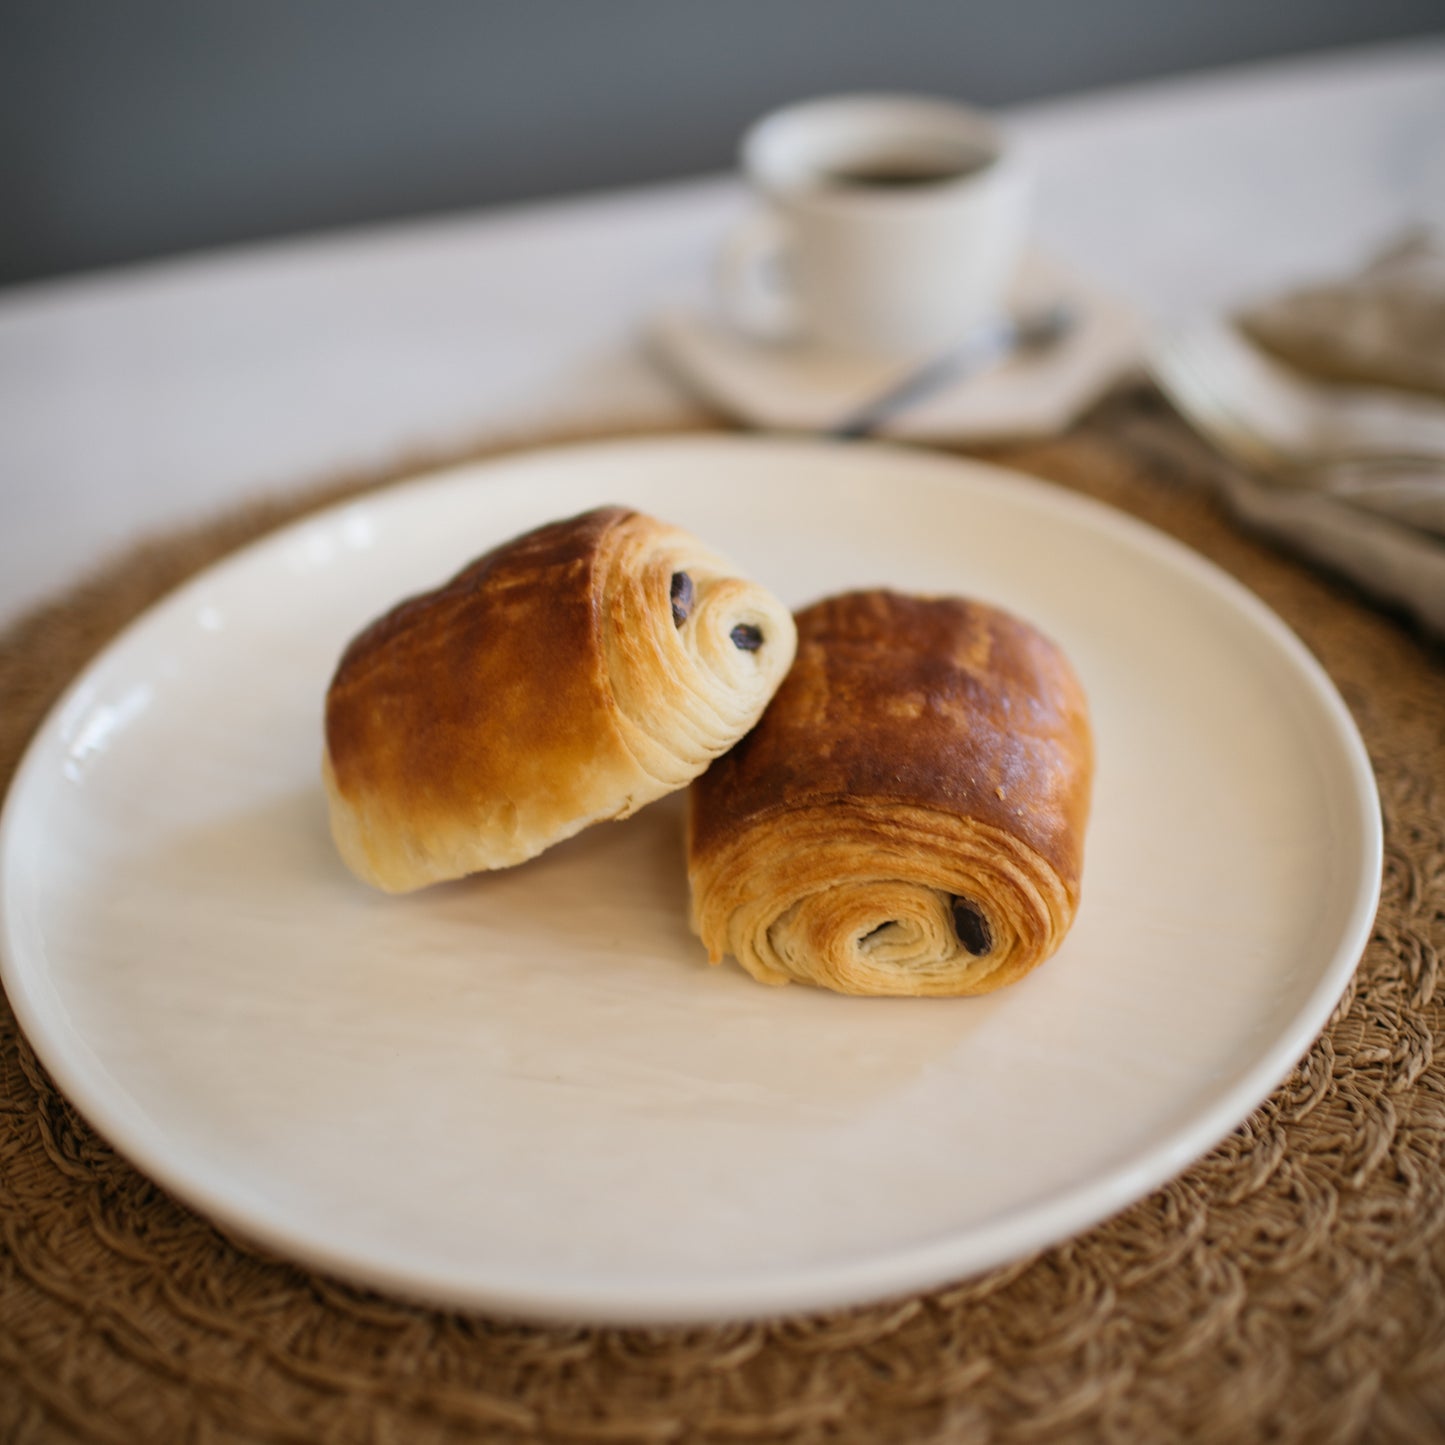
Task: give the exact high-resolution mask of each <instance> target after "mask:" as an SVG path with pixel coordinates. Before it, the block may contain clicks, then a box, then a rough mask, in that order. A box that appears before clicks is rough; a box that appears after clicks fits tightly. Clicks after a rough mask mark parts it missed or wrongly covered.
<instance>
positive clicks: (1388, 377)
mask: <svg viewBox="0 0 1445 1445" xmlns="http://www.w3.org/2000/svg"><path fill="white" fill-rule="evenodd" d="M1238 320H1239V325H1240V329H1241V330H1242V331H1243V332H1244V333H1245V335H1246V336H1248V337H1249V338H1250V339H1251V340H1252V341H1254V342H1255V343H1256V344H1257V345H1259V346H1262V347H1263V348H1264V349H1265V350H1266V351H1269V352H1272V353H1273V354H1274V355H1275V356H1277V357H1279V358H1280V360H1282V361H1287V362H1289V364H1290V365H1291V366H1294V367H1297V368H1298V369H1299V370H1300V371H1304V372H1307V373H1309V374H1310V375H1312V376H1317V377H1319V378H1321V379H1322V380H1327V381H1349V382H1358V383H1361V384H1363V385H1367V386H1398V387H1405V388H1408V389H1410V390H1413V391H1425V392H1431V393H1434V394H1435V395H1438V396H1445V237H1441V236H1438V235H1433V234H1431V233H1430V232H1429V231H1427V230H1424V229H1417V230H1413V231H1411V232H1409V233H1407V234H1406V235H1404V236H1402V237H1401V238H1400V239H1399V240H1397V241H1396V242H1395V243H1394V244H1392V245H1391V246H1389V247H1388V248H1387V249H1386V250H1385V251H1383V252H1382V253H1381V254H1380V255H1379V256H1378V257H1376V258H1375V260H1374V261H1373V262H1371V263H1370V265H1368V266H1367V267H1366V268H1365V269H1364V270H1363V271H1362V272H1361V273H1360V274H1359V275H1358V276H1355V277H1351V278H1350V279H1348V280H1345V281H1340V282H1337V283H1334V284H1330V285H1322V286H1305V287H1301V288H1300V289H1298V290H1295V291H1291V292H1289V293H1287V294H1286V295H1283V296H1279V297H1276V298H1274V299H1271V300H1268V301H1264V302H1261V303H1260V304H1258V305H1256V306H1251V307H1248V308H1246V309H1245V311H1244V312H1243V313H1242V314H1241V315H1240V316H1239V318H1238Z"/></svg>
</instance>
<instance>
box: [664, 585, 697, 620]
mask: <svg viewBox="0 0 1445 1445" xmlns="http://www.w3.org/2000/svg"><path fill="white" fill-rule="evenodd" d="M669 596H670V597H671V599H672V623H673V626H674V627H681V626H682V624H683V623H684V622H686V621H687V617H688V613H690V612H691V611H692V600H693V587H692V578H691V577H689V576H688V575H687V573H686V572H674V573H673V574H672V587H671V588H670V589H669Z"/></svg>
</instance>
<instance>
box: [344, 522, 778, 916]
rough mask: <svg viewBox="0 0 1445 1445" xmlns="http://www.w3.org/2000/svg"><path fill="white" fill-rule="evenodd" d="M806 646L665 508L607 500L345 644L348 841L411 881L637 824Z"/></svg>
mask: <svg viewBox="0 0 1445 1445" xmlns="http://www.w3.org/2000/svg"><path fill="white" fill-rule="evenodd" d="M680 575H685V577H686V579H687V583H686V591H687V596H686V597H685V598H684V599H683V602H682V605H680V606H677V607H675V605H674V602H675V599H674V596H673V592H674V589H675V588H676V587H677V586H680V585H681V584H675V583H674V579H675V578H677V577H679V576H680ZM739 626H741V627H743V628H744V629H752V631H753V632H755V633H756V634H757V636H758V638H759V639H760V645H759V646H757V647H751V646H748V647H746V648H743V647H740V646H739V645H737V643H736V642H735V640H734V639H733V636H732V634H733V632H734V631H735V630H736V629H737V628H738V627H739ZM751 636H752V633H748V634H747V638H748V639H750V638H751ZM793 646H794V631H793V623H792V618H791V617H790V616H789V614H788V612H787V610H786V609H785V608H784V607H783V606H782V605H781V604H780V603H779V602H778V601H777V600H776V599H775V598H774V597H772V595H771V594H770V593H769V592H767V591H766V590H765V589H764V588H762V587H760V586H758V585H757V584H756V583H753V582H749V581H747V580H746V579H744V578H741V577H739V576H737V574H736V572H735V571H734V569H733V568H732V567H731V566H730V565H729V564H728V563H727V562H725V561H724V560H723V559H721V558H720V557H718V556H716V555H715V554H714V553H712V552H711V551H709V550H708V549H707V548H705V547H703V546H702V544H701V543H699V542H698V541H697V539H696V538H694V537H692V536H691V535H690V534H689V533H687V532H684V531H682V530H681V529H679V528H676V527H671V526H668V525H667V524H666V523H663V522H659V521H657V520H655V519H654V518H651V517H647V516H643V515H642V514H640V513H637V512H632V511H628V510H626V509H624V508H621V507H604V508H600V509H598V510H596V511H593V512H588V513H585V514H583V515H582V516H579V517H574V518H571V519H570V520H567V521H562V522H555V523H553V524H551V525H549V526H545V527H541V528H539V529H538V530H536V531H534V532H530V533H528V534H526V535H525V536H522V537H518V538H516V539H514V540H513V541H511V542H508V543H506V544H505V545H503V546H501V547H498V548H497V549H495V550H494V551H492V552H489V553H487V554H486V555H485V556H483V557H481V558H479V559H478V560H477V561H475V562H473V563H472V564H471V565H470V566H468V567H467V568H466V569H465V570H463V571H462V572H460V573H459V574H458V575H457V576H456V577H454V578H453V579H452V580H451V581H450V582H448V583H446V584H445V585H444V586H442V587H440V588H438V589H437V590H436V591H434V592H429V593H426V594H424V595H422V596H419V597H414V598H411V599H410V600H408V601H405V602H402V603H400V604H399V605H398V606H396V607H394V608H393V609H392V610H391V611H390V612H388V613H386V615H385V616H383V617H381V618H379V619H378V620H377V621H375V622H373V623H372V624H371V625H370V626H369V627H367V628H366V629H365V630H364V631H363V632H362V633H361V634H360V635H359V636H357V637H356V638H355V639H354V641H352V643H351V644H350V646H349V647H347V649H346V651H345V653H344V654H343V656H342V658H341V661H340V664H339V666H338V667H337V670H336V674H335V676H334V678H333V679H332V682H331V686H330V689H329V690H328V693H327V697H326V722H325V733H326V752H325V758H324V762H323V770H322V771H323V778H324V780H325V784H326V789H327V795H328V799H329V802H330V807H331V825H332V834H333V837H334V838H335V840H336V843H337V847H338V848H339V850H340V852H341V854H342V857H343V858H344V859H345V860H346V862H347V864H348V865H349V866H350V867H351V868H352V870H353V871H354V872H356V873H357V874H358V875H359V876H360V877H362V878H364V879H366V880H367V881H369V882H371V883H374V884H376V885H377V886H378V887H380V888H384V889H386V890H387V891H389V892H404V891H407V890H410V889H414V888H419V887H422V886H424V885H425V884H428V883H433V882H437V881H439V880H441V879H446V878H456V877H460V876H462V875H464V874H467V873H472V872H476V871H478V870H480V869H487V868H500V867H506V866H509V865H511V864H514V863H519V862H521V861H523V860H524V859H526V858H530V857H533V856H534V855H535V854H537V853H540V852H541V851H542V850H543V849H545V848H547V847H549V846H550V845H551V844H553V843H555V842H557V841H559V840H560V839H562V838H565V837H568V836H570V835H571V834H573V833H576V832H577V831H579V830H580V829H581V828H583V827H585V826H587V825H588V824H589V823H592V822H596V821H599V820H600V819H604V818H617V817H624V816H626V815H627V814H628V813H631V812H633V811H635V810H636V809H637V808H639V807H641V806H642V805H643V804H645V803H648V802H651V801H652V800H653V799H655V798H658V797H661V796H662V795H663V794H664V793H667V792H671V791H674V790H675V789H678V788H681V787H684V786H686V784H687V783H688V782H689V781H690V780H691V779H692V778H693V777H695V776H696V775H697V774H698V773H699V772H701V771H702V769H703V768H704V767H706V766H707V764H708V763H709V762H710V761H711V760H712V759H713V758H714V757H716V756H717V755H718V754H719V753H721V752H723V751H724V750H725V749H726V748H728V747H729V746H731V745H732V743H733V742H735V741H736V740H737V739H738V738H739V737H740V736H741V735H742V734H743V733H744V732H746V730H747V729H748V728H749V727H750V726H751V725H752V724H753V722H755V721H756V719H757V717H758V715H759V714H760V713H761V712H762V709H763V707H764V706H765V705H766V703H767V701H768V699H769V698H770V697H771V696H772V694H773V692H774V690H775V689H776V687H777V685H778V682H779V681H780V680H781V678H782V676H783V674H784V673H785V672H786V671H787V668H788V665H789V663H790V662H791V660H792V656H793Z"/></svg>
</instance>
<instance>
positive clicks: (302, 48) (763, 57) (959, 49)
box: [0, 0, 1445, 284]
mask: <svg viewBox="0 0 1445 1445" xmlns="http://www.w3.org/2000/svg"><path fill="white" fill-rule="evenodd" d="M1442 29H1445V6H1442V3H1441V0H1274V3H1271V0H1204V3H1194V0H976V3H972V4H961V3H954V4H945V3H941V0H711V3H709V0H390V3H387V0H0V284H6V283H13V282H17V281H22V280H27V279H33V278H37V277H44V276H50V275H56V274H60V273H63V272H68V271H74V270H77V269H82V268H91V267H96V266H103V265H108V264H112V263H115V262H124V261H131V260H137V259H141V258H146V257H150V256H155V255H167V254H172V253H176V252H180V251H186V250H190V249H193V248H197V247H205V246H212V245H216V244H220V243H226V242H232V241H244V240H249V239H253V238H258V237H264V236H272V235H284V234H291V233H296V232H300V231H310V230H316V229H319V228H324V227H331V226H342V225H347V224H351V223H355V222H361V221H368V220H377V219H384V218H390V217H398V216H406V215H415V214H419V213H424V212H428V211H434V210H438V209H444V208H453V207H466V206H473V205H478V204H486V203H492V202H499V201H509V200H518V199H523V198H529V197H535V196H541V195H547V194H553V193H557V192H566V191H574V190H581V189H587V188H591V187H601V186H614V185H625V184H631V183H636V182H647V181H653V180H659V179H663V178H667V177H671V176H679V175H686V174H691V173H695V172H699V171H709V170H719V169H722V168H724V167H726V166H728V165H730V164H731V161H732V155H733V145H734V141H735V139H736V136H737V133H738V131H739V130H740V129H741V127H742V126H743V125H744V124H745V123H746V122H747V121H748V120H749V119H750V118H751V117H753V116H754V115H756V114H757V113H758V112H760V111H762V110H764V109H767V108H768V107H770V106H773V105H775V104H777V103H779V102H781V101H784V100H787V99H791V98H794V97H797V96H800V95H805V94H809V93H816V92H820V91H825V90H833V89H840V88H848V87H907V88H911V89H920V90H931V91H939V92H943V93H948V94H954V95H959V96H963V97H966V98H969V99H972V100H974V101H976V102H979V103H981V104H985V105H997V104H1002V103H1006V102H1012V101H1019V100H1028V99H1037V98H1041V97H1045V96H1049V95H1054V94H1059V93H1063V92H1068V91H1073V90H1078V89H1084V88H1088V87H1093V86H1098V85H1105V84H1111V83H1114V82H1120V81H1128V80H1134V79H1139V78H1143V77H1147V76H1153V75H1158V74H1165V73H1170V72H1177V71H1182V70H1189V69H1195V68H1200V67H1206V66H1212V65H1217V64H1221V63H1226V62H1231V61H1236V60H1241V59H1249V58H1264V57H1269V56H1276V55H1282V54H1289V53H1294V52H1299V51H1307V50H1318V49H1322V48H1327V47H1333V46H1339V45H1346V44H1354V43H1359V42H1364V41H1372V40H1381V39H1394V38H1400V37H1405V36H1410V35H1424V34H1427V33H1430V32H1432V31H1439V30H1442Z"/></svg>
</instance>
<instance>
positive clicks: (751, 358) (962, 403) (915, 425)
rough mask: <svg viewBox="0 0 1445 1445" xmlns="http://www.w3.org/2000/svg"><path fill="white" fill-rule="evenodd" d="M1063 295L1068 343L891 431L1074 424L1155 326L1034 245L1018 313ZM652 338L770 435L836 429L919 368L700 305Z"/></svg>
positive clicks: (1011, 364)
mask: <svg viewBox="0 0 1445 1445" xmlns="http://www.w3.org/2000/svg"><path fill="white" fill-rule="evenodd" d="M1060 300H1062V301H1065V302H1067V303H1068V305H1069V306H1070V307H1071V309H1072V310H1073V311H1074V313H1075V314H1076V316H1077V325H1076V326H1075V327H1074V328H1073V329H1072V330H1071V331H1070V332H1069V334H1068V335H1067V336H1066V337H1065V338H1064V340H1063V341H1061V342H1060V343H1059V344H1058V345H1056V346H1053V347H1050V348H1049V349H1047V350H1045V351H1038V352H1034V353H1030V354H1027V355H1019V356H1014V357H1011V358H1006V359H1004V360H1003V361H1001V362H999V363H997V364H996V365H994V366H992V367H989V368H988V369H987V370H985V371H981V372H977V373H974V374H973V375H970V376H962V377H960V378H958V379H957V380H956V381H954V382H952V383H950V384H948V385H947V386H944V387H942V388H941V389H940V390H938V391H937V392H935V393H933V394H932V395H931V396H928V397H926V398H923V399H920V400H919V401H918V402H917V403H915V404H913V405H911V406H909V407H908V408H907V409H906V410H903V411H901V412H899V413H898V414H897V415H896V416H894V417H893V418H892V419H891V420H890V421H888V422H887V423H886V424H885V425H884V426H883V427H882V428H881V432H882V434H885V435H887V436H889V437H893V438H897V439H900V440H910V441H930V442H958V443H969V442H971V443H977V444H982V443H991V442H1007V441H1023V440H1028V439H1031V438H1038V437H1047V436H1052V435H1055V434H1056V433H1058V432H1061V431H1063V430H1064V429H1065V428H1066V427H1067V426H1068V425H1069V424H1070V423H1071V422H1073V421H1074V420H1076V419H1077V418H1078V417H1079V416H1081V415H1082V414H1083V413H1084V412H1085V411H1087V410H1088V408H1089V407H1090V406H1092V405H1093V404H1094V403H1095V402H1096V401H1097V400H1099V398H1100V397H1101V396H1102V395H1103V394H1104V392H1105V391H1107V390H1108V388H1109V387H1110V386H1112V385H1113V384H1114V383H1115V382H1117V381H1118V380H1119V379H1120V378H1121V377H1122V376H1124V375H1125V374H1127V373H1128V372H1130V371H1131V370H1133V369H1135V368H1136V367H1137V366H1138V365H1139V364H1140V362H1141V360H1142V357H1143V354H1144V351H1143V336H1144V333H1143V328H1142V326H1141V324H1140V322H1139V320H1138V318H1137V317H1136V315H1135V314H1134V312H1132V311H1131V310H1130V309H1129V308H1128V307H1127V306H1126V305H1124V304H1123V303H1122V302H1120V301H1118V300H1117V299H1115V298H1114V297H1112V296H1110V295H1107V294H1106V293H1104V292H1102V291H1100V290H1098V289H1097V288H1095V287H1092V286H1090V285H1088V284H1087V283H1085V282H1083V281H1081V280H1079V279H1078V278H1077V277H1075V276H1073V275H1071V274H1070V273H1068V272H1067V271H1066V270H1065V269H1064V268H1062V267H1061V266H1059V265H1058V263H1056V262H1054V261H1052V260H1050V259H1048V258H1047V257H1045V256H1043V255H1041V254H1040V253H1038V252H1037V251H1031V252H1028V253H1027V254H1026V255H1025V257H1024V259H1023V261H1022V263H1021V265H1020V267H1019V272H1018V275H1017V277H1016V278H1015V281H1014V284H1013V287H1012V290H1011V294H1010V309H1011V310H1013V311H1014V312H1016V313H1017V312H1022V311H1026V310H1029V309H1033V308H1038V307H1044V306H1048V305H1051V304H1053V303H1054V302H1056V301H1060ZM647 339H648V342H649V344H650V346H651V349H652V351H653V354H654V355H655V357H656V358H657V360H658V361H659V363H660V364H661V365H662V366H663V367H664V368H665V369H667V370H668V371H669V372H670V373H672V374H673V375H675V376H676V377H677V378H678V379H679V380H680V381H682V382H683V384H684V385H686V386H687V387H689V388H690V389H691V390H693V391H694V392H696V393H697V395H699V396H700V397H701V398H702V399H703V400H704V401H706V402H708V403H709V404H711V405H713V406H715V407H717V408H719V409H720V410H721V411H722V412H724V413H725V414H726V415H728V416H729V417H732V418H734V419H736V420H738V421H741V422H743V423H745V424H747V425H750V426H754V427H760V428H763V429H765V430H769V431H783V432H825V431H827V430H829V429H830V428H832V427H833V426H835V425H837V424H838V423H839V422H841V421H843V420H844V419H845V418H846V417H847V416H849V415H851V414H852V413H853V412H854V411H855V410H856V409H857V408H858V407H859V406H861V405H862V404H863V403H865V402H867V401H870V400H871V399H872V398H874V397H875V396H877V395H878V394H879V393H880V392H882V391H883V390H884V389H885V388H886V387H888V386H890V385H891V384H892V383H893V382H894V381H896V380H897V379H898V378H899V377H900V376H901V375H904V374H906V373H907V372H908V371H909V370H911V368H912V365H913V364H916V363H913V364H910V363H900V362H899V361H898V360H896V359H893V360H890V359H886V358H870V357H864V356H858V355H853V354H848V353H844V352H839V351H831V350H828V349H827V348H825V347H821V346H817V345H810V344H807V343H803V342H797V341H769V340H764V339H761V338H757V337H753V336H749V335H747V334H746V333H744V332H742V331H739V330H738V329H737V328H736V327H734V326H732V325H730V324H729V323H728V322H727V321H725V320H724V319H723V318H722V317H721V316H719V315H718V314H716V313H715V312H713V311H711V310H706V309H702V308H699V307H685V306H676V307H672V308H670V309H668V310H665V311H663V312H661V313H660V314H659V315H657V316H655V317H654V318H653V319H652V321H651V323H650V325H649V327H648V332H647ZM925 359H926V358H921V357H920V358H919V359H918V360H919V361H920V362H921V361H923V360H925Z"/></svg>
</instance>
